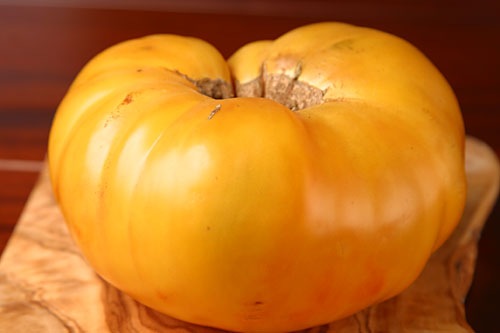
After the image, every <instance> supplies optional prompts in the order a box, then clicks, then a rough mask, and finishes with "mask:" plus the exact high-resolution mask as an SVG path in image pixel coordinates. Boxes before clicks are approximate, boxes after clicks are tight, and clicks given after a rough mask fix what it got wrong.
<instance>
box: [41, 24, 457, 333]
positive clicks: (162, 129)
mask: <svg viewBox="0 0 500 333" xmlns="http://www.w3.org/2000/svg"><path fill="white" fill-rule="evenodd" d="M325 45H326V46H325ZM332 45H333V46H334V47H332ZM175 50H177V51H176V52H173V51H175ZM179 54H181V55H182V56H179ZM200 54H203V57H200V56H199V55H200ZM381 55H386V57H381ZM299 65H300V66H299ZM298 67H300V68H299V69H297V68H298ZM231 75H232V77H231ZM260 75H263V78H260ZM265 75H269V77H272V76H273V75H275V76H279V75H292V76H293V75H295V76H297V77H295V78H294V79H295V80H296V81H300V82H304V83H306V84H309V85H311V86H314V87H315V88H317V89H320V91H321V92H322V93H321V94H322V101H321V103H319V104H314V103H313V105H308V107H305V108H302V109H301V110H297V111H292V110H290V109H289V108H287V107H285V106H284V105H282V104H280V103H278V102H276V101H273V100H271V99H268V98H256V97H245V96H243V97H236V98H226V99H213V98H211V97H209V96H205V95H203V94H201V93H200V92H199V91H198V88H197V81H199V80H201V79H205V78H209V79H211V80H219V81H220V82H231V80H234V81H235V82H236V86H237V87H238V85H239V84H241V85H243V84H245V83H247V82H251V81H255V80H257V81H259V82H260V80H266V78H265V77H264V76H265ZM268 88H269V85H268V87H267V88H266V87H263V88H262V89H261V90H260V91H261V93H262V94H263V95H265V89H268ZM228 97H229V96H228ZM264 97H265V96H264ZM48 157H49V166H50V171H51V180H52V184H53V189H54V193H55V196H56V199H57V201H58V202H59V204H60V207H61V209H62V212H63V214H64V217H65V219H66V222H67V224H68V227H69V229H70V232H71V234H72V236H73V238H74V239H75V241H76V243H77V244H78V246H79V248H80V249H81V250H82V252H83V254H84V256H85V258H86V259H87V261H88V262H89V264H90V265H91V266H92V267H93V268H94V269H95V270H96V272H97V273H98V274H99V275H101V276H102V277H103V278H104V279H105V280H107V281H108V282H109V283H111V284H112V285H114V286H116V287H117V288H119V289H120V290H122V291H124V292H125V293H127V294H129V295H131V296H132V297H134V298H136V299H137V300H138V301H140V302H142V303H144V304H146V305H148V306H150V307H152V308H154V309H156V310H158V311H161V312H164V313H166V314H169V315H172V316H174V317H176V318H179V319H182V320H186V321H189V322H193V323H197V324H202V325H206V326H213V327H217V328H222V329H228V330H233V331H290V330H298V329H302V328H307V327H311V326H314V325H318V324H323V323H327V322H330V321H333V320H336V319H339V318H342V317H345V316H348V315H350V314H352V313H354V312H356V311H359V310H361V309H363V308H365V307H367V306H369V305H372V304H374V303H377V302H380V301H382V300H384V299H387V298H389V297H392V296H394V295H396V294H397V293H399V292H401V291H402V290H404V289H405V288H406V287H408V286H409V285H410V284H411V283H412V282H413V281H414V280H415V278H416V277H417V276H418V274H419V273H420V272H421V270H422V268H423V267H424V265H425V263H426V261H427V260H428V258H429V256H430V255H431V254H432V252H433V251H434V250H435V249H436V248H438V247H439V246H440V245H441V244H442V243H443V242H444V241H445V240H446V238H447V237H448V236H449V234H450V233H451V231H452V230H453V228H454V227H455V226H456V224H457V223H458V220H459V218H460V216H461V214H462V210H463V206H464V202H465V194H466V186H465V172H464V129H463V124H462V119H461V116H460V110H459V107H458V103H457V101H456V99H455V97H454V95H453V92H452V90H451V88H450V87H449V85H448V84H447V82H446V80H445V79H444V78H443V77H442V76H441V74H440V73H439V72H438V71H437V69H435V67H434V66H433V65H432V64H431V63H430V62H429V61H428V60H427V59H426V58H425V57H424V56H423V55H422V54H421V53H420V52H418V51H417V50H416V49H414V48H413V47H412V46H411V45H409V44H408V43H406V42H404V41H402V40H400V39H398V38H396V37H394V36H390V35H388V34H385V33H381V32H377V31H374V30H371V29H366V28H359V27H354V26H350V25H344V24H339V23H322V24H315V25H310V26H306V27H302V28H299V29H297V30H294V31H292V32H290V33H288V34H286V35H284V36H283V37H280V38H278V39H277V40H276V41H265V42H258V43H255V44H250V45H248V46H246V47H244V48H242V49H240V50H239V51H237V52H236V53H235V55H233V57H231V58H230V59H229V61H228V63H226V61H225V60H224V59H223V58H222V56H221V55H220V54H219V53H218V52H217V51H216V50H215V49H214V48H213V47H212V46H210V45H209V44H207V43H205V42H203V41H200V40H198V39H194V38H187V37H180V36H174V35H156V36H149V37H145V38H142V39H137V40H131V41H127V42H124V43H121V44H119V45H117V46H114V47H112V48H110V49H108V50H105V51H104V52H102V53H101V54H99V55H97V57H95V58H94V59H93V60H91V62H89V64H88V65H87V66H86V67H85V68H84V69H83V70H82V72H81V73H80V74H79V76H78V77H77V78H76V79H75V82H74V83H73V85H72V86H71V87H70V89H69V91H68V93H67V95H66V97H65V98H64V100H63V101H62V103H61V105H60V107H59V109H58V111H57V114H56V117H55V119H54V124H53V127H52V130H51V135H50V140H49V154H48Z"/></svg>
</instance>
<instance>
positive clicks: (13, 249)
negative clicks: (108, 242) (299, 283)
mask: <svg viewBox="0 0 500 333" xmlns="http://www.w3.org/2000/svg"><path fill="white" fill-rule="evenodd" d="M466 170H467V181H468V187H469V189H468V199H467V205H466V209H465V213H464V215H463V218H462V220H461V222H460V224H459V226H458V228H457V229H456V230H455V232H454V233H453V235H452V237H451V238H450V239H449V240H448V241H447V242H446V243H445V244H444V245H443V247H442V248H440V249H439V250H438V251H437V252H436V253H435V254H434V255H433V256H432V258H431V259H430V261H429V262H428V264H427V266H426V267H425V269H424V271H423V272H422V274H421V276H420V277H419V279H418V280H417V281H416V282H415V283H414V284H413V285H412V286H410V287H409V288H408V289H407V290H406V291H404V292H403V293H402V294H400V295H399V296H397V297H395V298H393V299H390V300H388V301H386V302H384V303H381V304H378V305H375V306H373V307H371V308H368V309H365V310H363V311H361V312H359V313H357V314H355V315H353V316H351V317H349V318H346V319H344V320H341V321H337V322H334V323H330V324H326V325H323V326H321V327H314V328H311V329H308V330H306V331H307V332H332V333H333V332H401V331H403V330H404V331H405V332H435V331H444V332H471V331H472V328H471V327H470V326H469V325H468V323H467V320H466V314H465V311H464V304H463V301H464V298H465V296H466V294H467V292H468V289H469V287H470V284H471V281H472V278H473V274H474V266H475V260H476V255H477V242H478V240H479V235H480V233H481V230H482V228H483V224H484V221H485V220H486V218H487V216H488V214H489V213H490V210H491V207H492V205H493V204H494V202H495V200H496V198H497V194H498V188H499V180H500V169H499V165H498V161H497V158H496V155H495V153H494V152H493V151H492V150H491V149H490V147H489V146H487V145H486V144H485V143H483V142H482V141H479V140H478V139H474V138H468V139H467V150H466ZM174 331H175V332H191V333H205V332H213V333H215V332H218V331H217V330H215V329H212V328H206V327H200V326H196V325H192V324H188V323H185V322H181V321H178V320H176V319H173V318H171V317H168V316H166V315H163V314H160V313H158V312H155V311H153V310H151V309H149V308H147V307H145V306H143V305H141V304H139V303H137V302H136V301H134V300H133V299H131V298H130V297H128V296H127V295H125V294H123V293H121V292H120V291H118V290H117V289H115V288H114V287H112V286H110V285H109V284H107V283H106V282H104V281H103V280H101V279H100V278H99V277H98V276H97V275H96V274H95V273H94V272H93V270H92V269H91V268H90V267H89V266H88V265H87V264H86V262H85V260H84V258H83V257H82V255H81V253H80V251H79V250H78V249H77V248H76V247H75V245H74V243H73V241H72V239H71V238H70V236H69V234H68V231H67V228H66V226H65V224H64V219H63V217H62V215H61V213H60V211H59V209H58V207H57V204H56V202H55V201H54V198H53V195H52V192H51V187H50V184H49V180H48V175H47V172H46V170H44V171H43V172H42V173H41V175H40V178H39V180H38V182H37V185H36V186H35V188H34V190H33V192H32V194H31V196H30V199H29V201H28V204H27V205H26V208H25V210H24V212H23V214H22V216H21V219H20V221H19V223H18V224H17V227H16V229H15V232H14V234H13V236H12V237H11V239H10V241H9V243H8V245H7V247H6V249H5V251H4V254H3V256H2V258H1V261H0V332H26V333H30V332H37V333H38V332H50V333H57V332H174Z"/></svg>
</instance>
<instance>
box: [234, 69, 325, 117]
mask: <svg viewBox="0 0 500 333" xmlns="http://www.w3.org/2000/svg"><path fill="white" fill-rule="evenodd" d="M235 90H236V95H237V96H240V97H264V98H269V99H272V100H274V101H276V102H278V103H281V104H283V105H285V106H286V107H287V108H289V109H290V110H292V111H297V110H301V109H305V108H308V107H311V106H313V105H317V104H321V103H322V102H323V96H324V92H323V91H322V90H321V89H319V88H316V87H313V86H311V85H309V84H307V83H305V82H302V81H299V80H297V79H296V78H292V77H290V76H288V75H285V74H267V73H264V74H263V75H262V76H260V77H258V78H256V79H254V80H252V81H249V82H246V83H243V84H242V83H240V82H236V84H235Z"/></svg>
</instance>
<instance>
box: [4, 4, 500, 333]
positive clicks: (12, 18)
mask: <svg viewBox="0 0 500 333" xmlns="http://www.w3.org/2000/svg"><path fill="white" fill-rule="evenodd" d="M9 2H10V3H11V5H9V4H8V3H9ZM30 3H32V1H29V0H19V1H0V47H1V52H0V254H1V252H2V250H3V248H4V247H5V245H6V242H7V241H8V238H9V236H10V234H11V233H12V230H13V228H14V226H15V224H16V222H17V220H18V217H19V214H20V213H21V211H22V208H23V206H24V203H25V201H26V199H27V197H28V195H29V193H30V191H31V189H32V187H33V184H34V182H35V180H36V179H37V176H38V173H39V171H40V169H41V167H42V161H43V159H44V156H45V153H46V149H47V139H48V133H49V129H50V124H51V120H52V117H53V115H54V111H55V109H56V107H57V105H58V103H59V101H60V100H61V98H62V96H63V95H64V93H65V90H66V89H67V87H68V85H69V84H70V82H71V81H72V79H73V78H74V76H75V75H76V73H77V71H78V70H79V69H80V68H81V66H82V65H83V64H84V63H85V62H86V61H87V60H88V59H89V58H90V57H91V56H93V55H94V54H96V53H97V52H99V51H100V50H102V49H103V48H105V47H107V46H109V45H111V44H113V43H116V42H118V41H121V40H124V39H128V38H132V37H138V36H141V35H145V34H151V33H159V32H168V33H176V34H184V35H193V36H197V37H201V38H203V39H205V40H207V41H209V42H211V43H213V44H214V45H216V46H217V47H218V48H219V49H220V51H221V52H222V53H223V54H224V55H225V56H229V55H230V54H231V53H232V52H233V51H235V50H236V49H237V48H238V47H239V46H241V45H243V44H244V43H246V42H248V41H251V40H255V39H265V38H275V37H277V36H279V35H280V34H281V33H283V32H285V31H287V30H289V29H291V28H293V27H297V26H299V25H303V24H306V23H310V22H316V21H322V20H336V21H345V22H349V23H354V24H359V25H366V26H371V27H375V28H379V29H382V30H386V31H388V32H392V33H394V34H397V35H399V36H401V37H403V38H405V39H407V40H409V41H410V42H412V43H413V44H415V45H416V46H417V47H419V48H420V49H421V50H422V51H424V53H426V54H427V55H428V56H429V58H430V59H431V60H432V61H433V62H434V63H435V64H436V65H437V66H438V67H439V68H440V69H441V71H442V72H443V74H444V75H445V76H446V77H447V78H448V80H449V82H450V83H451V85H452V86H453V87H454V89H455V92H456V94H457V96H458V99H459V101H460V104H461V107H462V111H463V116H464V120H465V124H466V129H467V133H468V134H470V135H473V136H475V137H477V138H479V139H481V140H483V141H485V142H487V143H488V144H489V145H490V146H491V147H492V148H493V149H494V150H495V151H496V153H497V155H500V133H499V132H500V43H499V42H500V5H499V4H497V3H498V2H497V1H483V0H480V1H474V2H469V1H446V0H445V1H439V2H438V1H431V0H428V1H418V2H417V1H413V2H408V1H400V2H399V1H391V0H384V1H379V2H377V4H376V5H375V2H373V3H372V2H371V1H367V0H366V1H361V0H358V1H335V2H333V1H327V0H315V1H307V0H279V1H274V2H271V1H249V0H247V1H232V2H231V1H224V0H207V1H201V0H177V1H176V0H170V1H167V0H164V1H159V0H145V1H118V0H107V1H91V0H89V1H78V0H75V1H72V2H71V4H72V7H70V6H69V5H66V7H64V6H63V5H62V4H64V3H65V2H64V1H56V0H53V1H50V0H48V1H46V2H45V3H43V4H42V5H38V7H36V6H33V5H30ZM66 3H70V2H66ZM499 241H500V204H498V203H497V204H496V206H495V207H494V209H493V211H492V214H491V216H490V217H489V219H488V221H487V222H486V227H485V229H484V231H483V234H482V238H481V241H480V243H479V257H478V260H477V267H476V275H475V280H474V282H473V285H472V287H471V290H470V292H469V295H468V297H467V299H466V308H467V316H468V320H469V322H470V323H471V325H472V326H473V327H474V328H475V329H476V330H477V331H478V332H493V331H497V330H498V328H499V327H500V325H499V324H498V323H499V320H498V309H500V283H498V281H500V265H499V259H498V258H499V257H500V242H499ZM495 328H496V330H495Z"/></svg>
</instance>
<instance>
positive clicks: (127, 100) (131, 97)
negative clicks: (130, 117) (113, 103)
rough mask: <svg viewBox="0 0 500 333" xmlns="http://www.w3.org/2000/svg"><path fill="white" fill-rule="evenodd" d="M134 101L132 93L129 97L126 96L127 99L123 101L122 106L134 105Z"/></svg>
mask: <svg viewBox="0 0 500 333" xmlns="http://www.w3.org/2000/svg"><path fill="white" fill-rule="evenodd" d="M133 100H134V98H133V96H132V93H130V94H127V96H125V98H124V99H123V101H122V102H121V104H120V105H127V104H130V103H132V101H133Z"/></svg>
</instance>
